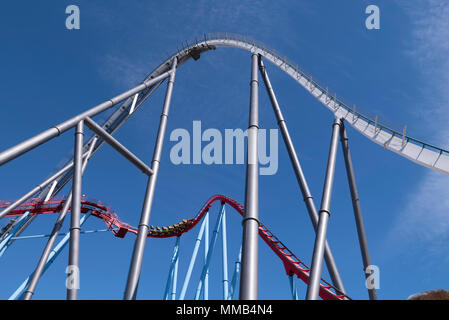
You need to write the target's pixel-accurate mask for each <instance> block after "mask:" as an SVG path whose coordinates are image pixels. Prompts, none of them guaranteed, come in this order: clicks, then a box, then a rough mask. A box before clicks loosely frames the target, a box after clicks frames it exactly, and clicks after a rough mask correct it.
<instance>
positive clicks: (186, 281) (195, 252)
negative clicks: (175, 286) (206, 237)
mask: <svg viewBox="0 0 449 320" xmlns="http://www.w3.org/2000/svg"><path fill="white" fill-rule="evenodd" d="M208 214H209V212H206V216H207V215H208ZM205 225H206V218H204V219H203V222H202V223H201V227H200V231H198V236H197V237H196V241H195V246H194V248H193V253H192V257H191V258H190V263H189V268H188V269H187V273H186V277H185V279H184V284H183V285H182V289H181V294H180V296H179V300H184V297H185V296H186V292H187V288H188V286H189V282H190V277H191V276H192V271H193V267H194V265H195V261H196V257H197V255H198V249H199V247H200V244H201V239H202V238H203V234H204V228H205Z"/></svg>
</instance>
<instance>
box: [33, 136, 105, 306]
mask: <svg viewBox="0 0 449 320" xmlns="http://www.w3.org/2000/svg"><path fill="white" fill-rule="evenodd" d="M97 141H98V138H96V137H95V138H94V140H92V144H91V145H90V147H89V151H88V152H87V155H86V157H85V158H84V162H83V168H82V172H83V173H84V171H85V170H86V166H87V162H88V161H89V159H90V157H91V155H92V152H93V150H94V148H95V145H96V144H97ZM71 201H72V191H70V192H69V195H68V196H67V199H66V201H65V203H64V206H63V208H62V210H61V212H60V213H59V215H58V218H57V219H56V222H55V225H54V226H53V230H52V231H51V236H50V238H48V240H47V243H46V245H45V248H44V250H43V251H42V254H41V257H40V258H39V262H38V263H37V266H36V269H35V270H34V272H33V275H32V277H31V280H30V284H29V285H28V287H27V289H26V291H25V294H24V300H31V298H32V296H33V294H34V291H35V290H36V286H37V283H38V282H39V279H40V277H41V275H42V273H43V272H44V267H45V263H46V262H47V260H48V257H49V255H50V253H51V249H52V248H53V245H54V243H55V241H56V238H57V237H58V234H59V230H61V228H62V224H63V223H64V219H65V217H66V215H67V211H68V210H69V207H70V204H71Z"/></svg>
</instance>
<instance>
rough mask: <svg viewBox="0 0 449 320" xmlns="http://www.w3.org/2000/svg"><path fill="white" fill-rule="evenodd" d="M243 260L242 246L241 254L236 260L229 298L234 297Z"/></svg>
mask: <svg viewBox="0 0 449 320" xmlns="http://www.w3.org/2000/svg"><path fill="white" fill-rule="evenodd" d="M241 261H242V247H240V250H239V256H238V258H237V261H236V262H235V267H234V273H233V274H232V280H231V286H230V288H229V296H228V300H232V298H234V293H235V285H236V283H237V279H238V277H239V274H240V265H241Z"/></svg>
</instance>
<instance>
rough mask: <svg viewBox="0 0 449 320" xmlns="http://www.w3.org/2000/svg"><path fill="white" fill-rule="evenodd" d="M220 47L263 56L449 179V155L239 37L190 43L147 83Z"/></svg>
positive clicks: (377, 137)
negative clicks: (383, 121) (359, 109)
mask: <svg viewBox="0 0 449 320" xmlns="http://www.w3.org/2000/svg"><path fill="white" fill-rule="evenodd" d="M217 47H232V48H238V49H243V50H247V51H250V52H252V53H256V54H260V55H261V56H263V57H264V58H265V59H266V60H269V61H270V62H272V63H273V64H274V65H275V66H277V67H279V68H280V69H281V70H282V71H284V72H285V73H287V74H288V75H289V76H290V77H292V78H293V79H294V80H295V81H296V82H298V83H299V84H300V85H301V86H302V87H303V88H304V89H306V90H307V91H308V92H309V93H310V94H311V95H313V96H314V97H315V98H316V99H317V100H318V101H319V102H321V103H322V104H323V105H324V106H325V107H326V108H328V109H329V110H330V111H331V112H332V113H334V115H335V117H337V118H339V119H345V120H346V121H347V123H349V124H350V125H351V126H352V127H353V128H354V129H356V130H357V131H358V132H360V133H361V134H363V135H364V136H365V137H367V138H368V139H370V140H371V141H373V142H375V143H377V144H379V145H381V146H383V147H384V148H385V149H388V150H391V151H393V152H396V153H397V154H399V155H401V156H403V157H405V158H407V159H409V160H411V161H413V162H415V163H417V164H419V165H422V166H425V167H428V168H430V169H434V170H436V171H439V172H442V173H444V174H447V175H449V151H447V150H444V149H442V148H439V147H436V146H433V145H430V144H428V143H425V142H422V141H419V140H417V139H414V138H412V137H409V136H407V135H406V134H405V133H404V132H402V133H401V132H398V131H395V130H393V129H391V128H388V127H387V126H385V125H383V124H381V123H378V122H377V121H376V120H373V119H370V118H368V117H367V116H365V115H363V114H361V113H359V112H357V111H356V108H355V107H350V106H347V105H346V104H345V103H344V102H343V101H342V100H341V99H339V98H337V95H336V94H334V93H330V92H328V89H327V88H326V87H324V86H322V85H320V84H319V83H318V82H317V81H316V80H314V79H313V78H312V76H311V75H308V74H306V73H305V72H304V71H303V70H302V69H301V68H300V67H299V66H298V65H297V64H295V63H293V62H291V61H289V60H288V59H287V58H286V57H283V56H281V55H280V54H279V53H277V52H276V51H274V50H273V49H270V48H268V47H267V46H265V45H264V44H262V43H260V42H257V41H255V40H252V39H249V38H246V37H243V36H240V35H237V34H230V33H217V34H208V35H205V36H204V39H203V40H200V41H199V40H196V41H195V42H194V43H193V44H188V43H186V46H185V47H184V48H183V49H182V50H179V51H178V52H177V53H175V54H173V56H172V57H170V58H169V59H167V61H165V62H164V63H163V64H161V65H160V66H159V67H158V68H157V69H155V70H154V71H153V72H152V73H151V75H150V76H148V77H147V79H151V78H154V77H156V76H157V75H159V74H161V73H162V72H165V71H167V70H168V66H169V64H170V61H172V59H173V58H174V57H177V58H178V61H179V62H178V65H180V64H182V63H184V62H185V61H187V60H188V59H190V58H194V59H195V60H197V59H199V57H200V55H201V53H203V52H206V51H209V50H214V49H216V48H217Z"/></svg>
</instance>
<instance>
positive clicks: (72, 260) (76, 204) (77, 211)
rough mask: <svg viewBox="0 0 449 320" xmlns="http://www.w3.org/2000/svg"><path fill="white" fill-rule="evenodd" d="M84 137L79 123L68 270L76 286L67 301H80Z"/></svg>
mask: <svg viewBox="0 0 449 320" xmlns="http://www.w3.org/2000/svg"><path fill="white" fill-rule="evenodd" d="M83 137H84V121H80V122H78V124H77V125H76V131H75V153H74V156H73V160H74V169H73V179H72V209H71V212H70V243H69V265H68V268H69V269H68V270H73V272H74V273H75V275H74V284H73V286H72V287H70V286H69V287H68V288H67V300H77V299H78V289H79V250H80V231H81V226H80V220H81V196H82V195H81V184H82V166H83V164H82V158H81V154H82V152H83Z"/></svg>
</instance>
